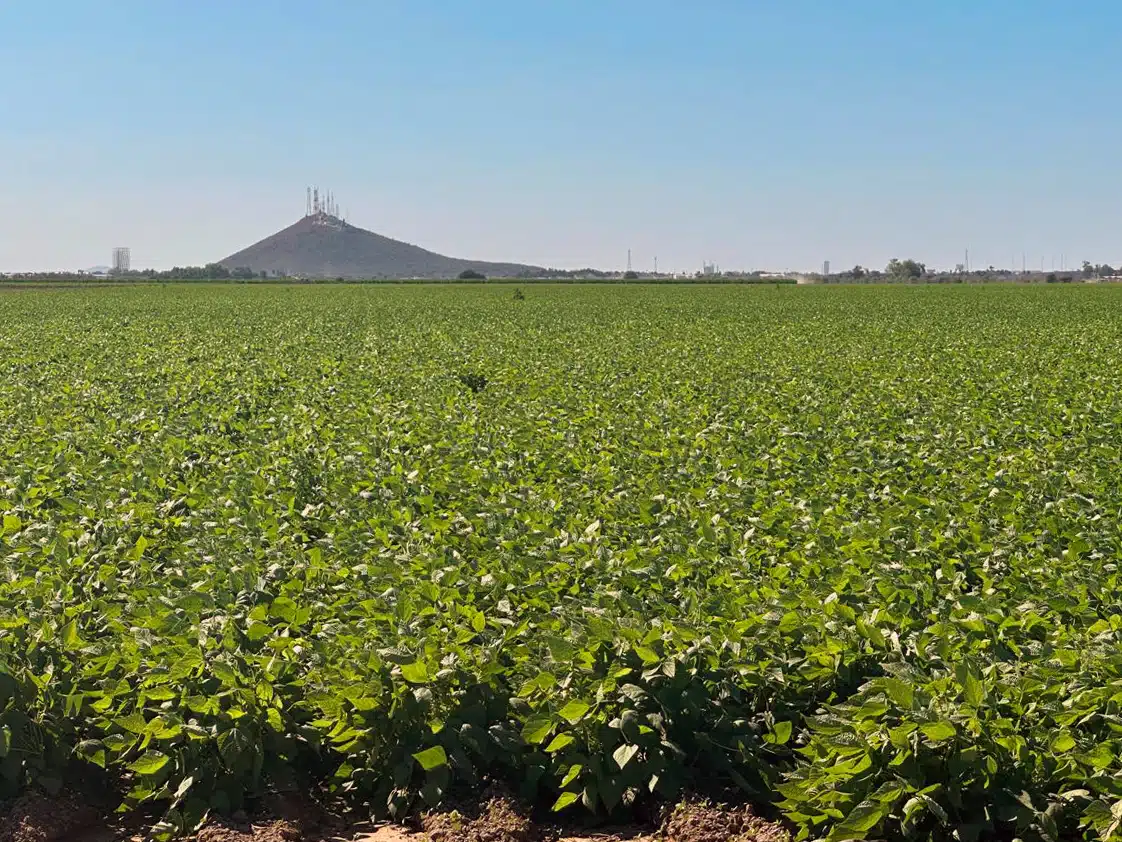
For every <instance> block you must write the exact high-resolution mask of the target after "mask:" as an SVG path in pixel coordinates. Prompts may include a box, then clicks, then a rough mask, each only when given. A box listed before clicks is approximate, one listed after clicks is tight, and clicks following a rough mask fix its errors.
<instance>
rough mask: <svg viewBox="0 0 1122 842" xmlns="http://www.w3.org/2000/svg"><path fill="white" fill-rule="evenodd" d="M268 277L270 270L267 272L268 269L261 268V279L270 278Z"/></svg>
mask: <svg viewBox="0 0 1122 842" xmlns="http://www.w3.org/2000/svg"><path fill="white" fill-rule="evenodd" d="M268 277H269V273H268V272H266V271H265V270H264V269H262V270H261V280H263V281H264V280H267V279H268Z"/></svg>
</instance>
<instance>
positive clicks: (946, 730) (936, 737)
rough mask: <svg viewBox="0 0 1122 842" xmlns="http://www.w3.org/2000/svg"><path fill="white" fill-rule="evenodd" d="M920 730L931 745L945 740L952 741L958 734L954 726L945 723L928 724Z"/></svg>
mask: <svg viewBox="0 0 1122 842" xmlns="http://www.w3.org/2000/svg"><path fill="white" fill-rule="evenodd" d="M920 730H921V731H923V734H924V736H925V737H927V739H929V740H931V742H933V743H941V742H944V741H945V740H949V739H952V738H953V737H954V736H955V734H957V733H958V731H956V730H955V727H954V725H953V724H952V723H950V722H947V721H943V722H930V723H928V724H926V725H923V726H921V727H920Z"/></svg>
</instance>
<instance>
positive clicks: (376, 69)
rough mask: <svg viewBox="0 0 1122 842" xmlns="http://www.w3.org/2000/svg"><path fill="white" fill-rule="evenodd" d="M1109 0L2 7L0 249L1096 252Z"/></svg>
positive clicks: (29, 256) (1000, 262)
mask: <svg viewBox="0 0 1122 842" xmlns="http://www.w3.org/2000/svg"><path fill="white" fill-rule="evenodd" d="M1120 25H1122V6H1119V5H1117V4H1112V3H1108V2H1103V1H1102V0H1088V1H1087V2H1084V3H1081V4H1078V5H1076V6H1067V5H1065V4H1061V3H1059V2H1045V1H1044V0H981V2H968V0H945V2H941V3H937V4H934V3H933V4H924V5H923V6H922V7H921V6H920V5H919V4H907V5H904V4H898V3H894V2H889V0H854V2H852V3H848V4H845V5H844V6H843V5H842V4H837V3H835V2H830V1H829V0H795V1H794V2H788V3H783V4H765V3H763V2H749V0H739V2H737V0H708V1H707V2H704V3H698V4H693V6H692V7H687V6H685V5H681V4H677V3H672V2H669V0H645V2H638V0H615V2H608V3H603V2H601V3H596V2H592V0H572V2H568V3H565V4H550V5H549V6H548V7H546V6H544V5H542V4H536V5H531V4H525V3H516V2H513V0H481V2H479V3H475V4H470V5H469V4H453V3H447V2H429V3H424V4H422V3H408V2H405V0H386V2H380V3H371V4H366V3H360V2H357V0H352V2H344V0H334V2H333V1H332V0H324V2H321V3H318V4H315V5H314V6H313V5H311V4H306V3H299V2H295V0H270V1H269V2H266V0H244V2H239V3H237V4H228V3H220V2H217V0H197V1H196V2H194V3H191V4H175V6H174V7H173V5H172V4H159V5H157V4H151V3H148V2H144V0H118V2H115V3H114V4H112V5H105V4H91V3H86V2H79V0H55V2H52V3H49V4H44V3H40V4H31V3H24V4H8V5H7V6H5V7H4V8H0V47H2V49H0V74H2V75H3V78H4V79H6V80H8V84H7V85H5V86H3V87H2V88H0V115H3V118H4V119H3V120H2V121H0V160H3V161H4V162H5V163H6V164H7V167H6V169H5V178H4V184H3V188H2V190H0V271H33V270H54V269H81V268H85V267H88V266H92V265H96V264H104V263H107V262H108V260H109V255H110V252H111V249H112V248H113V247H114V246H129V247H130V248H131V249H132V264H133V266H134V267H137V268H155V269H167V268H170V267H172V266H174V265H187V264H200V263H206V262H209V261H213V260H219V259H221V258H222V257H223V256H225V255H228V254H231V253H234V252H236V251H238V250H239V249H242V248H245V247H246V246H248V245H249V244H251V243H254V242H256V241H258V240H260V239H261V238H262V237H265V236H267V235H269V234H271V233H272V232H275V231H277V230H279V229H281V228H283V227H285V226H287V225H290V224H291V223H293V222H294V221H296V220H297V219H298V218H299V217H301V216H302V215H303V211H304V201H305V198H304V188H305V186H306V185H308V184H318V185H320V186H322V187H331V188H332V189H333V190H334V191H335V193H336V196H337V198H338V199H339V202H340V205H341V208H342V209H343V210H344V211H346V214H347V217H348V219H349V220H350V221H351V222H353V223H354V224H355V225H358V226H360V227H362V228H366V229H369V230H372V231H375V232H377V233H379V234H383V235H385V236H388V237H393V238H396V239H400V240H404V241H406V242H409V243H415V244H417V245H420V246H423V247H425V248H426V249H431V250H433V251H437V252H441V253H443V254H453V255H458V256H463V257H465V258H471V259H474V260H490V261H503V262H518V263H528V264H535V265H543V266H552V267H557V268H580V267H585V266H595V267H599V268H605V269H613V268H619V269H622V268H623V266H624V263H625V261H626V256H627V250H628V249H629V248H630V249H631V250H632V254H633V261H634V265H635V268H637V269H640V270H648V269H650V268H651V265H652V262H653V259H654V257H655V256H656V255H657V257H658V264H659V268H661V269H664V270H687V269H688V270H692V269H696V268H698V267H699V266H700V264H701V262H702V260H709V261H712V262H716V263H718V264H720V265H721V266H722V267H726V268H765V267H766V268H792V269H814V268H817V267H819V266H820V265H821V262H822V261H823V260H830V261H831V264H832V266H833V268H834V269H835V270H842V269H845V268H847V267H849V266H852V265H854V264H856V263H860V264H862V265H865V266H871V267H876V268H880V267H883V265H884V264H885V263H886V262H887V261H888V260H889V259H890V258H892V257H902V258H904V257H911V258H915V259H918V260H921V261H924V262H927V263H928V264H930V265H933V266H951V265H953V264H955V263H956V262H958V261H960V260H961V259H962V254H963V249H964V248H969V249H970V254H971V263H972V264H973V265H974V266H986V265H989V264H994V265H997V266H1001V267H1005V266H1009V265H1010V262H1011V261H1016V262H1017V263H1018V264H1019V261H1020V257H1021V254H1022V253H1025V254H1026V258H1027V263H1028V266H1029V267H1030V268H1032V267H1035V268H1039V264H1040V260H1041V258H1042V257H1043V258H1044V259H1045V262H1046V267H1047V266H1048V265H1050V261H1051V260H1052V259H1053V258H1054V259H1055V260H1056V261H1057V266H1058V265H1059V264H1058V261H1059V259H1060V255H1061V254H1063V255H1065V256H1066V261H1067V264H1068V266H1069V267H1070V266H1074V265H1078V262H1079V261H1080V260H1082V259H1089V260H1092V261H1095V262H1098V261H1104V262H1111V263H1117V261H1118V260H1120V259H1122V244H1119V243H1118V232H1119V231H1122V209H1120V208H1119V205H1118V202H1117V200H1116V198H1115V197H1117V196H1118V195H1122V169H1120V168H1119V167H1117V165H1116V164H1115V162H1114V161H1113V149H1112V148H1111V147H1112V143H1113V139H1114V137H1115V135H1116V133H1117V129H1118V128H1119V124H1120V121H1122V115H1119V113H1118V112H1117V109H1116V108H1114V105H1115V103H1116V99H1117V97H1116V91H1117V89H1118V86H1119V83H1120V82H1122V57H1120V56H1119V55H1117V53H1116V52H1114V51H1112V49H1111V47H1110V44H1109V39H1108V38H1107V37H1104V36H1109V35H1110V34H1111V33H1113V32H1117V31H1118V30H1119V26H1120Z"/></svg>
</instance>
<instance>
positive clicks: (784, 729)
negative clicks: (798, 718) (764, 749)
mask: <svg viewBox="0 0 1122 842" xmlns="http://www.w3.org/2000/svg"><path fill="white" fill-rule="evenodd" d="M792 730H793V725H792V723H791V722H790V721H789V720H784V721H782V722H776V723H775V727H774V728H773V729H772V731H771V733H770V734H768V735H767V738H766V740H767V742H769V743H771V744H772V745H778V746H785V745H787V741H788V740H790V739H791V731H792Z"/></svg>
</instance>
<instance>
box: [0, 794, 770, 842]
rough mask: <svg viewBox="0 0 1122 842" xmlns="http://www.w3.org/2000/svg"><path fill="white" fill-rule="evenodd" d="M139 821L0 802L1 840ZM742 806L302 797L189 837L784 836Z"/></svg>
mask: <svg viewBox="0 0 1122 842" xmlns="http://www.w3.org/2000/svg"><path fill="white" fill-rule="evenodd" d="M145 838H146V834H145V832H144V828H143V826H141V825H139V824H136V823H135V821H134V822H133V823H131V824H119V823H118V824H114V823H113V818H112V817H111V816H109V817H107V816H105V815H101V814H99V813H98V811H96V810H94V809H92V808H90V807H88V806H86V805H85V804H84V803H83V801H82V799H80V798H76V797H74V796H71V795H63V796H57V797H48V796H45V795H40V794H35V795H25V796H23V797H21V798H19V799H18V800H16V801H15V802H12V803H10V804H7V805H0V842H144V840H145ZM790 839H791V837H790V835H789V834H788V833H787V831H786V830H785V829H784V828H783V827H782V826H781V825H778V824H775V823H774V822H769V821H767V820H765V819H762V818H760V817H758V816H756V815H755V814H754V813H753V812H752V811H751V809H749V808H747V807H725V806H720V805H713V804H710V803H708V802H704V801H689V802H683V803H682V804H679V805H678V806H677V807H675V808H674V809H673V810H671V811H669V812H668V813H667V814H666V817H665V819H664V820H663V822H662V824H661V826H660V827H658V828H654V827H639V826H626V827H612V828H599V829H596V830H592V831H589V830H579V829H574V828H571V827H561V826H557V825H549V824H540V823H538V822H535V821H534V819H533V817H532V815H531V813H530V812H529V811H528V810H526V809H525V808H524V807H522V806H521V805H520V804H519V803H518V802H517V801H516V800H515V799H513V798H511V797H509V796H508V795H505V794H503V793H501V792H488V793H486V794H484V796H483V797H482V798H481V799H480V800H479V801H478V802H475V803H474V804H459V805H456V806H455V807H454V808H451V809H445V810H440V811H434V812H430V813H427V814H425V815H424V816H422V817H421V819H420V828H419V829H411V828H406V827H402V826H400V825H382V826H378V827H374V826H371V825H369V824H349V823H347V822H346V821H345V820H343V819H341V818H339V817H337V816H332V815H330V814H328V813H327V812H325V811H323V810H321V809H319V808H318V807H316V806H315V805H313V804H311V803H310V802H307V801H303V800H300V799H277V800H274V801H273V802H271V803H270V804H268V805H266V808H265V812H264V814H263V815H261V816H259V817H254V818H253V819H251V818H250V817H248V816H246V815H244V814H240V815H235V816H234V817H232V818H229V819H215V820H214V821H211V822H210V823H208V824H207V825H206V826H205V827H204V828H203V829H202V830H201V831H199V833H198V834H197V835H196V836H195V842H790Z"/></svg>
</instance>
